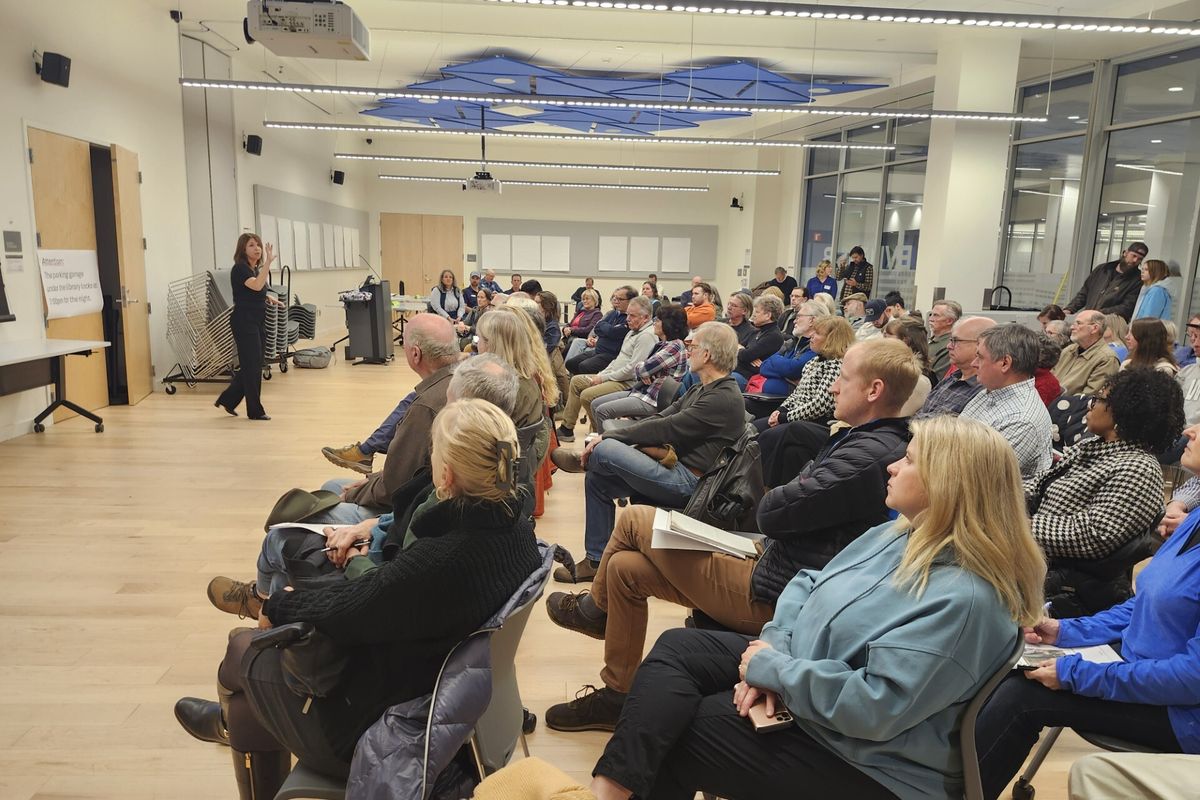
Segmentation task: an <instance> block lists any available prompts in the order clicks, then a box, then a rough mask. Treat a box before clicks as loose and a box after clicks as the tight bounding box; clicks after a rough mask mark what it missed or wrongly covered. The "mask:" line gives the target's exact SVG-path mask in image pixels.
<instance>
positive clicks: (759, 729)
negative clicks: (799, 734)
mask: <svg viewBox="0 0 1200 800" xmlns="http://www.w3.org/2000/svg"><path fill="white" fill-rule="evenodd" d="M749 716H750V722H751V724H753V725H754V731H755V733H771V732H772V731H781V730H783V729H784V728H790V727H791V726H792V725H793V724H795V722H796V720H795V719H793V718H792V714H791V712H790V711H788V710H787V709H786V708H784V707H782V706H779V707H778V708H776V709H775V713H774V714H773V715H771V716H767V704H766V703H755V704H754V705H753V706H751V707H750V715H749Z"/></svg>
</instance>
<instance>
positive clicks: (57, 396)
mask: <svg viewBox="0 0 1200 800" xmlns="http://www.w3.org/2000/svg"><path fill="white" fill-rule="evenodd" d="M91 354H92V353H91V351H90V350H89V351H88V352H86V353H72V354H71V355H78V356H90V355H91ZM64 359H66V356H55V357H54V358H52V359H51V360H50V377H51V378H53V379H54V402H52V403H51V404H50V405H48V406H46V409H45V410H44V411H43V412H42V413H40V414H38V415H37V416H36V417H34V418H33V431H34V433H42V432H43V431H45V430H46V426H45V425H43V424H42V421H43V420H44V419H46V417H48V416H50V415H51V414H53V413H54V412H55V411H57V410H58V409H59V408H66V409H69V410H71V411H74V412H75V413H76V414H78V415H79V416H81V417H83V418H85V419H90V420H91V421H92V422H94V423H95V424H96V433H104V420H103V419H101V418H100V417H98V416H96V415H95V414H93V413H92V412H91V411H88V410H87V409H86V408H83V407H82V406H79V405H77V404H75V403H72V402H71V401H70V400H68V399H67V375H66V372H67V371H66V370H65V369H64V368H63V366H64V365H63V361H64Z"/></svg>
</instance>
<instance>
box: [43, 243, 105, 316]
mask: <svg viewBox="0 0 1200 800" xmlns="http://www.w3.org/2000/svg"><path fill="white" fill-rule="evenodd" d="M38 266H39V267H40V268H41V271H42V290H43V291H44V292H45V293H46V317H47V318H48V319H61V318H63V317H78V316H82V315H83V314H94V313H96V312H97V311H99V310H100V309H101V308H103V307H104V298H103V296H102V295H101V293H100V264H99V262H98V261H97V259H96V251H95V250H39V251H38Z"/></svg>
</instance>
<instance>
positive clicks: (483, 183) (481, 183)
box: [462, 172, 501, 194]
mask: <svg viewBox="0 0 1200 800" xmlns="http://www.w3.org/2000/svg"><path fill="white" fill-rule="evenodd" d="M462 188H463V191H464V192H465V191H468V190H470V191H472V192H495V193H496V194H500V190H501V186H500V181H498V180H496V179H495V178H493V177H492V173H490V172H476V173H475V177H474V178H468V179H467V180H465V181H463V185H462Z"/></svg>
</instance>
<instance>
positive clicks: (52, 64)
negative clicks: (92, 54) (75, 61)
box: [34, 53, 71, 88]
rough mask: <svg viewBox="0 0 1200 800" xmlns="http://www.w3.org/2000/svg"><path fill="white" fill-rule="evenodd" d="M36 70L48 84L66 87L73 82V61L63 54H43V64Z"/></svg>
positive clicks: (37, 66) (37, 65) (35, 64)
mask: <svg viewBox="0 0 1200 800" xmlns="http://www.w3.org/2000/svg"><path fill="white" fill-rule="evenodd" d="M34 68H35V69H36V70H37V73H38V74H39V75H41V76H42V80H44V81H45V82H46V83H53V84H55V85H56V86H62V87H64V88H65V87H66V86H67V84H69V83H70V82H71V59H69V58H67V57H66V56H64V55H63V54H61V53H43V54H42V62H41V63H40V64H38V63H37V62H34Z"/></svg>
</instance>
